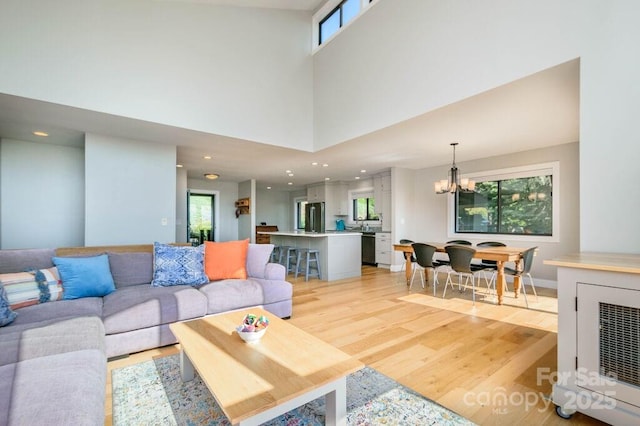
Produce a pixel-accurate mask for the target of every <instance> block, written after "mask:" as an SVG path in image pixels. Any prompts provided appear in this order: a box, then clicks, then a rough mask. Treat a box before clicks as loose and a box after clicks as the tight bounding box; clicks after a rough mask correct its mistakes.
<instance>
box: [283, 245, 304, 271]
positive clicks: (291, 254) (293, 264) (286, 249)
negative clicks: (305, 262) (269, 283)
mask: <svg viewBox="0 0 640 426" xmlns="http://www.w3.org/2000/svg"><path fill="white" fill-rule="evenodd" d="M298 252H299V249H298V248H297V247H291V246H282V247H280V263H282V260H283V257H284V263H282V264H283V265H284V267H285V268H286V269H287V274H288V273H289V272H293V273H295V272H296V271H297V260H298Z"/></svg>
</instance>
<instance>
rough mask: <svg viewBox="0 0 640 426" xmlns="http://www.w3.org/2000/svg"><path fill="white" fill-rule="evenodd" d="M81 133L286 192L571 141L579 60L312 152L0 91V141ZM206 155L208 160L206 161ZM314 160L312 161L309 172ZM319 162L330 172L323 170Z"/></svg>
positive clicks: (192, 171)
mask: <svg viewBox="0 0 640 426" xmlns="http://www.w3.org/2000/svg"><path fill="white" fill-rule="evenodd" d="M207 1H213V0H207ZM216 1H217V0H216ZM247 1H249V0H247ZM253 1H255V2H257V3H265V4H266V3H270V4H275V3H285V1H284V0H283V1H276V0H272V1H269V2H263V1H261V0H253ZM294 1H296V0H291V2H294ZM307 3H314V2H312V1H310V0H309V1H308V2H307ZM315 3H317V2H315ZM36 129H45V130H47V131H48V132H49V134H50V136H49V137H48V138H38V137H37V136H34V135H33V134H32V132H33V131H34V130H36ZM85 133H96V134H102V135H110V136H114V137H121V138H127V139H133V140H142V141H151V142H155V143H167V144H171V145H174V144H175V143H176V142H175V141H180V142H179V145H178V150H177V156H178V163H180V164H182V165H183V166H184V167H185V168H186V170H187V173H188V176H189V177H191V178H197V179H202V177H203V175H204V174H205V173H217V174H220V179H221V180H223V181H231V182H242V181H245V180H248V179H256V180H257V183H258V185H259V186H260V187H266V186H271V187H273V188H274V189H284V190H293V189H299V188H302V187H303V186H305V185H307V184H310V183H315V182H321V181H324V180H325V178H327V177H328V178H330V179H331V180H332V181H341V180H346V181H351V180H354V179H355V177H356V176H361V177H366V176H367V175H370V174H372V173H376V172H378V171H382V170H385V169H388V168H390V167H403V168H408V169H422V168H426V167H432V166H442V165H447V164H450V162H451V147H450V146H449V143H450V142H454V141H456V142H459V143H460V145H459V146H458V149H457V151H456V159H457V160H458V162H463V161H469V160H473V159H478V158H485V157H491V156H495V155H501V154H506V153H513V152H520V151H525V150H530V149H535V148H540V147H545V146H550V145H559V144H564V143H570V142H576V141H578V140H579V61H578V60H574V61H570V62H567V63H565V64H562V65H558V66H556V67H553V68H550V69H548V70H544V71H541V72H539V73H536V74H534V75H531V76H529V77H526V78H523V79H521V80H518V81H515V82H512V83H510V84H507V85H504V86H501V87H498V88H495V89H493V90H490V91H487V92H485V93H481V94H478V95H476V96H473V97H471V98H468V99H464V100H462V101H460V102H457V103H454V104H451V105H448V106H445V107H442V108H440V109H437V110H434V111H430V112H427V113H425V114H423V115H421V116H418V117H415V118H412V119H410V120H407V121H404V122H401V123H398V124H396V125H393V126H391V127H387V128H384V129H380V130H378V131H375V132H373V133H370V134H367V135H363V136H361V137H358V138H356V139H353V140H350V141H345V142H343V143H340V144H338V145H334V146H333V147H330V148H327V149H323V150H321V151H318V152H306V151H298V150H293V149H287V148H282V147H277V146H272V145H266V144H260V143H255V142H250V141H246V140H239V139H233V138H229V137H224V136H219V135H214V134H205V133H201V132H196V131H192V130H188V129H182V128H176V127H170V126H166V125H162V124H157V123H149V122H144V121H139V120H134V119H130V118H125V117H118V116H113V115H109V114H104V113H98V112H94V111H87V110H82V109H78V108H72V107H68V106H62V105H56V104H51V103H47V102H41V101H36V100H31V99H24V98H19V97H15V96H10V95H4V94H0V138H9V139H17V140H24V141H33V142H40V143H52V144H75V145H79V146H81V145H82V144H83V141H84V134H85ZM390 141H392V143H390ZM205 155H211V156H212V159H211V160H205V159H204V158H203V157H204V156H205ZM312 162H318V163H319V164H318V165H316V166H313V165H312ZM324 163H326V164H328V167H322V164H324ZM286 170H292V172H293V174H294V176H293V177H290V176H287V174H286V173H285V171H286ZM361 170H366V173H361V172H360V171H361ZM288 182H292V183H293V185H288Z"/></svg>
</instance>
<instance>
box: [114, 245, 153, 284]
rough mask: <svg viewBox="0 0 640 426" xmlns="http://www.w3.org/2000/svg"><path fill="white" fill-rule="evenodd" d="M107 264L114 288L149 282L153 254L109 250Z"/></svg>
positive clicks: (151, 274)
mask: <svg viewBox="0 0 640 426" xmlns="http://www.w3.org/2000/svg"><path fill="white" fill-rule="evenodd" d="M107 254H108V255H109V265H110V267H111V275H112V276H113V281H114V283H115V285H116V288H122V287H128V286H132V285H138V284H149V283H150V282H151V280H152V279H153V254H151V253H143V252H139V253H137V252H136V253H114V252H109V253H107Z"/></svg>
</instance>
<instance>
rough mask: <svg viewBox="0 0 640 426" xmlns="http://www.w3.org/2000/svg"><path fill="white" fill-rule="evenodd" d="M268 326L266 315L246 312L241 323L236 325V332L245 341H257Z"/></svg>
mask: <svg viewBox="0 0 640 426" xmlns="http://www.w3.org/2000/svg"><path fill="white" fill-rule="evenodd" d="M268 326H269V319H268V318H267V317H266V316H264V315H260V316H257V315H253V314H247V315H245V317H244V319H243V320H242V324H241V325H239V326H237V327H236V332H237V333H238V336H240V338H242V340H244V341H245V342H247V343H257V342H259V341H260V339H261V338H262V336H264V333H265V332H266V331H267V327H268Z"/></svg>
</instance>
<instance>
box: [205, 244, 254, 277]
mask: <svg viewBox="0 0 640 426" xmlns="http://www.w3.org/2000/svg"><path fill="white" fill-rule="evenodd" d="M248 248H249V240H248V239H247V240H241V241H225V242H223V243H216V242H211V241H206V242H205V243H204V270H205V272H206V274H207V277H209V280H211V281H215V280H224V279H229V278H238V279H241V280H244V279H246V278H247V249H248Z"/></svg>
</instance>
